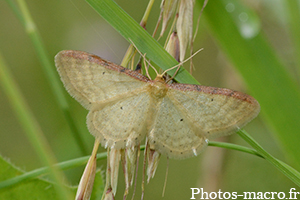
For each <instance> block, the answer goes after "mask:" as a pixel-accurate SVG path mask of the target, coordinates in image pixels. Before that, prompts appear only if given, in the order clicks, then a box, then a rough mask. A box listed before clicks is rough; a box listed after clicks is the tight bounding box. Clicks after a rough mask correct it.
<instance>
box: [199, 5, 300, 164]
mask: <svg viewBox="0 0 300 200" xmlns="http://www.w3.org/2000/svg"><path fill="white" fill-rule="evenodd" d="M226 2H228V1H225V0H222V1H210V2H209V4H208V5H207V7H206V9H205V11H204V14H205V15H204V16H205V19H206V21H207V25H208V26H209V28H210V30H211V32H212V34H213V35H214V38H215V39H216V41H217V42H218V44H219V45H220V47H221V48H222V50H223V51H224V53H225V54H226V55H227V57H228V58H229V60H230V61H231V62H232V63H233V64H234V66H235V67H236V69H237V70H238V71H239V72H240V74H241V75H242V76H243V78H244V80H245V82H246V83H247V85H248V87H249V89H250V90H251V93H252V94H253V96H254V97H255V98H256V99H257V100H258V101H259V103H260V105H261V110H262V114H263V117H264V118H265V119H266V120H267V122H268V124H269V125H270V127H271V128H272V129H273V130H274V133H276V136H277V137H278V138H279V141H280V142H281V144H282V145H283V147H284V149H285V151H286V153H287V155H288V156H289V158H290V160H291V161H292V162H293V164H294V165H296V166H297V169H300V159H299V156H300V153H299V143H300V137H299V130H300V124H299V119H300V106H299V102H300V92H299V91H300V90H299V87H297V84H296V82H295V81H294V80H293V78H292V76H291V75H290V74H289V73H288V72H287V70H286V68H285V66H283V64H282V62H281V60H280V59H279V57H278V55H276V53H275V52H274V50H273V49H272V48H271V46H270V44H269V43H268V42H267V39H266V38H265V36H264V34H263V33H262V32H258V34H257V35H255V36H253V37H250V38H245V37H242V34H241V32H240V31H239V28H240V27H239V26H238V23H235V19H234V16H233V14H232V13H229V12H227V11H226V10H225V7H226ZM230 2H231V3H235V5H234V6H235V7H241V5H240V4H239V3H240V2H238V1H230ZM199 6H200V5H199ZM242 9H243V8H242ZM243 12H249V11H248V10H246V9H245V10H244V11H243ZM250 15H251V14H250Z"/></svg>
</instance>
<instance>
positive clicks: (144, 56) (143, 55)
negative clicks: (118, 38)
mask: <svg viewBox="0 0 300 200" xmlns="http://www.w3.org/2000/svg"><path fill="white" fill-rule="evenodd" d="M128 40H129V41H130V42H131V43H132V45H133V46H134V48H135V49H136V50H137V52H139V54H140V55H141V56H142V57H143V58H144V60H145V61H146V62H147V63H148V65H149V66H150V67H151V68H152V69H153V70H154V71H155V73H156V76H157V75H159V73H158V72H157V70H156V69H155V67H153V66H152V65H151V63H150V62H149V61H148V60H147V59H146V54H142V52H140V50H139V49H138V48H137V47H136V46H135V44H134V43H133V41H132V40H131V39H130V38H128ZM145 69H146V71H147V68H146V65H145ZM147 73H148V72H147ZM148 75H149V73H148V74H147V76H148ZM148 78H149V79H151V78H150V76H148Z"/></svg>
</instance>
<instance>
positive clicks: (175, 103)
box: [55, 50, 260, 159]
mask: <svg viewBox="0 0 300 200" xmlns="http://www.w3.org/2000/svg"><path fill="white" fill-rule="evenodd" d="M55 64H56V67H57V69H58V72H59V75H60V77H61V80H62V82H63V83H64V86H65V87H66V89H67V90H68V92H69V93H70V95H71V96H73V97H74V98H75V99H76V100H77V101H78V102H80V103H81V105H82V106H83V107H85V108H86V109H87V110H89V113H88V115H87V126H88V129H89V131H90V133H91V134H92V135H93V136H94V137H95V138H96V139H98V140H99V141H100V142H101V144H102V146H103V147H105V148H116V149H125V148H126V147H130V146H137V145H139V144H140V143H141V141H142V140H143V139H145V137H147V141H148V144H149V145H150V149H154V150H155V151H158V152H159V153H161V154H163V155H166V156H167V157H169V158H175V159H183V158H188V157H191V156H193V155H197V154H199V153H200V152H201V151H203V150H204V149H205V147H206V146H207V144H208V141H209V140H211V139H213V138H216V137H219V136H224V135H229V134H231V133H234V132H236V131H237V130H238V129H240V128H242V127H243V126H245V125H246V124H247V123H248V122H250V121H251V120H252V119H253V118H255V117H256V116H257V115H258V113H259V111H260V106H259V103H258V102H257V101H256V100H255V99H254V98H253V97H251V96H249V95H247V94H244V93H242V92H237V91H233V90H230V89H224V88H216V87H208V86H202V85H190V84H180V83H166V81H165V80H164V78H163V76H161V75H157V77H156V78H155V79H154V80H151V79H149V78H148V77H146V76H144V75H142V74H140V73H139V72H137V71H132V70H129V69H127V68H124V67H122V66H119V65H116V64H114V63H111V62H109V61H106V60H104V59H102V58H100V57H98V56H96V55H92V54H89V53H86V52H82V51H73V50H66V51H61V52H59V53H58V54H57V55H56V57H55Z"/></svg>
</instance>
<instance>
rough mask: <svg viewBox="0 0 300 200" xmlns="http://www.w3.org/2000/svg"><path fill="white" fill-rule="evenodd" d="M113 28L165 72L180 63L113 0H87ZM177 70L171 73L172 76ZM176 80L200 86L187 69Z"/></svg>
mask: <svg viewBox="0 0 300 200" xmlns="http://www.w3.org/2000/svg"><path fill="white" fill-rule="evenodd" d="M86 1H87V2H88V3H89V4H90V5H91V6H92V7H93V8H94V9H95V10H96V12H98V13H99V14H100V15H101V16H102V17H103V18H104V19H105V20H106V21H107V22H108V23H109V24H110V25H111V26H113V27H114V28H115V29H116V30H117V31H118V32H119V33H120V34H121V35H122V36H123V37H124V38H126V39H127V40H128V41H129V39H130V40H132V41H133V43H134V44H135V46H136V47H137V48H138V49H139V50H140V51H141V52H142V53H147V54H146V56H147V57H148V58H149V59H150V60H152V61H153V62H154V63H156V64H157V65H158V66H159V67H160V68H162V69H163V70H167V69H168V68H170V67H173V66H175V65H177V64H178V62H177V61H176V60H175V59H174V58H173V57H172V56H171V55H170V54H169V53H167V52H166V51H165V50H164V49H163V47H162V46H161V45H160V44H159V43H158V42H157V41H156V40H155V39H153V38H152V37H151V35H150V34H149V33H147V32H146V31H145V30H144V29H143V28H142V27H141V26H140V25H139V24H138V23H137V22H136V21H134V20H133V19H132V18H131V17H130V16H129V15H128V14H127V13H125V11H124V10H122V9H121V8H120V7H119V6H118V5H117V4H116V3H115V2H114V1H112V0H86ZM175 71H176V70H175V69H174V70H172V71H170V73H168V74H170V75H173V73H174V72H175ZM175 79H176V80H177V81H178V82H180V83H189V84H199V83H198V82H197V81H196V79H195V78H194V77H193V76H191V75H190V74H189V73H188V72H187V71H186V70H185V69H182V68H181V70H180V71H179V73H178V74H177V75H176V77H175Z"/></svg>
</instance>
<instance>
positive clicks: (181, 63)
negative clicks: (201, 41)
mask: <svg viewBox="0 0 300 200" xmlns="http://www.w3.org/2000/svg"><path fill="white" fill-rule="evenodd" d="M202 50H203V48H201V49H199V50H198V51H196V52H195V53H193V54H192V55H191V56H190V57H188V58H187V59H185V60H184V61H182V62H180V63H179V64H178V65H175V66H173V67H171V68H169V69H167V70H165V71H164V72H163V73H162V74H161V76H164V75H165V74H166V73H167V72H168V71H171V70H172V69H175V68H176V67H178V69H177V70H176V72H175V73H174V75H173V76H172V78H171V79H170V80H172V79H173V78H174V77H175V76H176V73H177V72H178V71H179V69H180V66H181V65H183V64H184V63H186V62H187V61H188V60H190V59H191V58H192V57H194V56H195V55H196V54H197V53H199V52H200V51H202Z"/></svg>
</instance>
